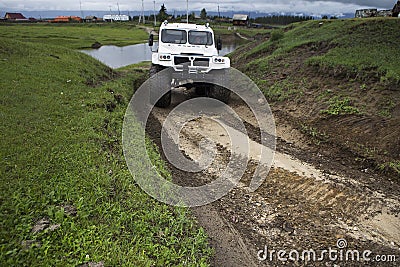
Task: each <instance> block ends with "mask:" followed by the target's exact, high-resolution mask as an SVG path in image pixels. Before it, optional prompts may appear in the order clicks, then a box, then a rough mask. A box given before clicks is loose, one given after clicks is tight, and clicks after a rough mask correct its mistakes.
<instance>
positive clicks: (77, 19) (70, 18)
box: [52, 16, 82, 22]
mask: <svg viewBox="0 0 400 267" xmlns="http://www.w3.org/2000/svg"><path fill="white" fill-rule="evenodd" d="M81 21H82V19H81V18H80V17H77V16H58V17H56V18H55V19H54V20H53V21H52V22H81Z"/></svg>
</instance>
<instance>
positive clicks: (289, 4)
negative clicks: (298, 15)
mask: <svg viewBox="0 0 400 267" xmlns="http://www.w3.org/2000/svg"><path fill="white" fill-rule="evenodd" d="M80 2H81V6H82V9H83V10H109V9H110V8H111V9H112V10H117V2H118V3H119V8H120V10H121V11H122V10H130V11H132V10H140V9H141V1H140V0H137V1H132V0H115V1H112V2H110V1H108V0H107V1H106V0H81V1H79V0H62V1H54V0H0V9H1V11H4V10H8V11H11V10H13V11H35V10H79V9H80ZM162 3H165V6H166V7H167V10H168V11H172V10H185V9H186V0H175V1H174V0H157V1H156V9H157V10H159V8H160V6H161V4H162ZM394 3H395V0H298V1H296V0H269V1H265V0H254V1H251V2H250V1H243V0H217V1H215V0H214V1H213V0H197V1H193V0H189V9H190V10H195V11H198V10H201V9H202V8H206V10H207V11H217V6H218V5H219V6H220V10H221V11H231V10H246V11H259V12H267V13H268V12H304V13H329V14H333V13H352V12H354V11H355V10H356V9H359V8H366V7H376V8H380V9H391V8H392V7H393V5H394ZM144 4H145V9H146V10H152V9H153V1H152V0H144Z"/></svg>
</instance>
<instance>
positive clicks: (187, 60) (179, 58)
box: [174, 57, 190, 65]
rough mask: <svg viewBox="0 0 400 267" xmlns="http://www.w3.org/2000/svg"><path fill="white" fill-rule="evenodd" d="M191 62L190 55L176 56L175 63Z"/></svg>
mask: <svg viewBox="0 0 400 267" xmlns="http://www.w3.org/2000/svg"><path fill="white" fill-rule="evenodd" d="M187 62H190V60H189V57H174V64H175V65H180V64H184V63H187Z"/></svg>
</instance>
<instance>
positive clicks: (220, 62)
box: [214, 57, 225, 64]
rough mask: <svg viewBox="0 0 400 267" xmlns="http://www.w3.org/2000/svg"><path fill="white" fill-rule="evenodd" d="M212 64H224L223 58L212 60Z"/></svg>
mask: <svg viewBox="0 0 400 267" xmlns="http://www.w3.org/2000/svg"><path fill="white" fill-rule="evenodd" d="M214 63H217V64H225V58H223V57H215V58H214Z"/></svg>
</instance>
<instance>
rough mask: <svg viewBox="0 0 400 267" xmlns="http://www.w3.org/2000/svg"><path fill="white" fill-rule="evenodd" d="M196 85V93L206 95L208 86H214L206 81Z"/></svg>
mask: <svg viewBox="0 0 400 267" xmlns="http://www.w3.org/2000/svg"><path fill="white" fill-rule="evenodd" d="M194 87H195V88H194V92H195V93H196V95H198V96H205V95H207V88H209V87H212V85H211V84H206V83H196V84H195V85H194Z"/></svg>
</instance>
